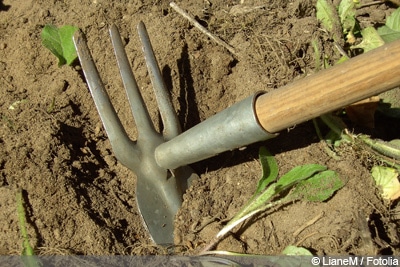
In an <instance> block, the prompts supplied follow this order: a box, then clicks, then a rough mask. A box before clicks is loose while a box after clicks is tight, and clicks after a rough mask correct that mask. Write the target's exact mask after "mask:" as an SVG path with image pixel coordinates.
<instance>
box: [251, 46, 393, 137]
mask: <svg viewBox="0 0 400 267" xmlns="http://www.w3.org/2000/svg"><path fill="white" fill-rule="evenodd" d="M399 85H400V41H396V42H392V43H390V44H387V45H384V46H382V47H379V48H377V49H374V50H372V51H370V52H368V53H365V54H362V55H359V56H357V57H354V58H352V59H350V60H347V61H346V62H343V63H341V64H338V65H335V66H333V67H330V68H328V69H326V70H322V71H320V72H318V73H316V74H313V75H310V76H308V77H306V78H303V79H300V80H298V81H296V82H293V83H291V84H289V85H286V86H284V87H282V88H280V89H277V90H274V91H272V92H269V93H268V94H264V95H262V96H259V97H258V99H257V101H256V113H257V118H258V120H259V122H260V124H261V125H262V126H263V128H264V129H265V130H266V131H268V132H270V133H275V132H278V131H281V130H283V129H286V128H288V127H291V126H293V125H296V124H299V123H302V122H305V121H307V120H309V119H312V118H315V117H318V116H320V115H322V114H325V113H328V112H330V111H333V110H336V109H338V108H341V107H345V106H348V105H350V104H352V103H355V102H357V101H359V100H362V99H365V98H368V97H370V96H373V95H377V94H380V93H382V92H384V91H387V90H389V89H392V88H394V87H396V86H399Z"/></svg>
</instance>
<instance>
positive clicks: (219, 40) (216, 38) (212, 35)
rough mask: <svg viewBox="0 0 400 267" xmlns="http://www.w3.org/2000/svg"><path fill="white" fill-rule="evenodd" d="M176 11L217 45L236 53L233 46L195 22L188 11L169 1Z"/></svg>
mask: <svg viewBox="0 0 400 267" xmlns="http://www.w3.org/2000/svg"><path fill="white" fill-rule="evenodd" d="M169 5H170V6H171V7H172V8H173V9H174V10H175V11H176V12H178V13H179V14H181V15H182V16H183V17H184V18H185V19H187V20H188V21H189V22H190V23H192V24H193V25H194V26H195V27H196V28H197V29H199V30H200V31H201V32H202V33H204V34H205V35H207V37H209V38H210V39H211V40H213V41H214V42H216V43H217V44H219V45H222V46H223V47H225V48H226V49H227V50H228V51H229V52H231V53H232V54H234V55H236V51H235V48H233V47H232V46H231V45H229V44H227V43H226V42H224V41H223V40H222V39H221V38H219V37H217V36H215V35H214V34H212V33H211V32H210V31H209V30H207V29H206V28H204V27H203V26H202V25H201V24H200V23H199V22H197V20H195V19H194V18H193V16H191V15H190V14H189V13H187V12H186V11H185V10H183V9H182V8H180V7H179V6H177V4H175V3H174V2H171V3H170V4H169Z"/></svg>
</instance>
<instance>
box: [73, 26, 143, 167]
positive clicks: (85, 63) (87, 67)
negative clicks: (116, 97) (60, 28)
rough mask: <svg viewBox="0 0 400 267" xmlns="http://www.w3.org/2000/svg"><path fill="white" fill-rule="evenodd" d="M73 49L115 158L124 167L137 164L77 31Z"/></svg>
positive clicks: (135, 150) (136, 155)
mask: <svg viewBox="0 0 400 267" xmlns="http://www.w3.org/2000/svg"><path fill="white" fill-rule="evenodd" d="M73 40H74V44H75V48H76V51H77V54H78V57H79V61H80V63H81V66H82V69H83V73H84V75H85V78H86V81H87V83H88V85H89V89H90V92H91V94H92V97H93V100H94V102H95V105H96V108H97V111H98V113H99V115H100V118H101V120H102V122H103V125H104V128H105V130H106V132H107V135H108V138H109V140H110V143H111V146H112V148H113V150H114V153H115V156H116V157H117V158H118V160H119V161H121V163H123V164H124V165H131V164H139V150H138V148H137V146H136V145H135V142H133V141H132V140H130V139H129V137H128V135H127V134H126V132H125V129H124V127H123V126H122V124H121V121H120V120H119V118H118V116H117V113H116V112H115V109H114V107H113V105H112V104H111V101H110V98H109V96H108V94H107V92H106V90H105V88H104V85H103V83H102V81H101V79H100V75H99V73H98V71H97V68H96V65H95V64H94V61H93V58H92V55H91V53H90V51H89V48H88V46H87V44H86V41H85V37H84V35H83V33H82V32H81V31H80V30H78V31H77V32H76V33H75V35H74V37H73Z"/></svg>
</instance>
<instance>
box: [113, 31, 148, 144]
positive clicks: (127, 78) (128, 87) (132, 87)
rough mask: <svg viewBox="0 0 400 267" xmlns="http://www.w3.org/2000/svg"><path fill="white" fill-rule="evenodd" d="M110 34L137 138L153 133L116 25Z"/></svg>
mask: <svg viewBox="0 0 400 267" xmlns="http://www.w3.org/2000/svg"><path fill="white" fill-rule="evenodd" d="M110 36H111V41H112V44H113V47H114V52H115V56H116V58H117V62H118V67H119V71H120V73H121V77H122V82H123V83H124V87H125V91H126V94H127V97H128V101H129V103H130V106H131V110H132V114H133V117H134V119H135V123H136V127H137V131H138V140H139V139H140V138H146V136H147V135H149V134H151V133H154V134H155V133H156V131H155V129H154V125H153V123H152V121H151V118H150V115H149V112H148V110H147V108H146V104H145V103H144V101H143V97H142V95H141V93H140V91H139V88H138V85H137V83H136V80H135V76H134V75H133V72H132V69H131V66H130V64H129V60H128V57H127V55H126V53H125V49H124V45H123V44H122V40H121V35H120V34H119V32H118V28H117V26H115V25H112V26H111V28H110Z"/></svg>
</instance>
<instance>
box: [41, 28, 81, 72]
mask: <svg viewBox="0 0 400 267" xmlns="http://www.w3.org/2000/svg"><path fill="white" fill-rule="evenodd" d="M77 30H78V28H77V27H74V26H70V25H65V26H62V27H61V28H57V27H56V26H54V25H46V26H45V27H44V28H43V30H42V35H41V37H42V44H43V46H44V47H46V48H47V49H49V50H50V51H51V52H52V53H53V54H54V55H55V56H56V57H57V58H58V66H59V67H60V66H62V65H64V64H68V65H71V64H72V62H73V61H74V60H75V59H76V58H77V54H76V50H75V46H74V42H73V40H72V36H73V35H74V33H75V32H76V31H77Z"/></svg>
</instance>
